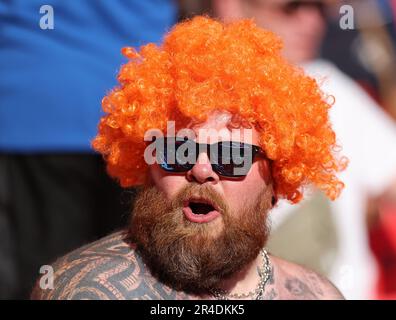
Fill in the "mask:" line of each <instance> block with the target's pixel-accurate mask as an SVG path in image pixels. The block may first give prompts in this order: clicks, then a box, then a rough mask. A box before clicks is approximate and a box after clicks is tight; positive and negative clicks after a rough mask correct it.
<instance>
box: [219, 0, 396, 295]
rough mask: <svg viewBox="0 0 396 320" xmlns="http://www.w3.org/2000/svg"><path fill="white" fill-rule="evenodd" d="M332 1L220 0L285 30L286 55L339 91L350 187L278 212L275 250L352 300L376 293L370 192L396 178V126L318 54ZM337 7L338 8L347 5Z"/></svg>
mask: <svg viewBox="0 0 396 320" xmlns="http://www.w3.org/2000/svg"><path fill="white" fill-rule="evenodd" d="M358 2H359V3H360V1H357V2H356V5H357V3H358ZM329 3H332V4H337V3H339V2H337V1H326V0H246V1H245V0H243V1H242V0H213V1H212V5H213V13H214V15H215V16H217V17H219V18H221V19H223V20H226V21H230V20H233V19H237V18H254V20H255V21H256V22H257V25H259V26H260V27H262V28H265V29H268V30H271V31H273V32H275V33H276V34H278V35H279V36H280V37H281V39H282V40H283V41H284V49H283V51H282V54H283V55H284V56H285V57H286V58H287V59H288V60H289V61H292V62H293V63H296V64H298V65H301V66H302V67H303V68H304V70H305V71H306V72H308V74H310V75H312V76H313V77H315V78H316V79H318V81H320V83H322V86H321V88H322V90H323V91H324V92H325V93H328V94H331V95H334V97H335V103H334V106H333V108H331V110H330V119H331V123H332V125H333V129H334V131H335V132H336V134H337V138H338V141H339V142H340V144H341V145H342V148H343V153H344V154H345V155H346V156H347V157H348V159H349V160H350V165H349V167H348V170H347V171H345V172H343V173H342V180H343V181H344V182H345V185H346V188H345V190H344V191H343V194H342V196H341V197H340V198H339V199H337V200H336V201H334V202H331V203H328V202H327V201H326V199H323V197H320V195H318V194H313V195H312V196H310V197H306V199H305V201H302V202H301V203H299V204H298V206H291V205H289V204H287V203H285V202H283V203H280V205H279V206H278V207H277V208H276V209H275V211H274V212H273V215H272V217H273V219H272V222H273V232H272V233H271V237H270V239H269V248H271V249H272V250H273V252H274V253H275V252H276V253H277V254H278V255H280V256H282V257H283V258H286V259H289V260H291V261H293V262H297V263H304V265H306V266H309V267H310V268H312V269H314V270H315V271H318V272H321V273H323V274H325V275H326V276H328V277H329V278H330V279H331V280H332V281H333V282H334V283H335V284H336V285H337V287H338V288H340V290H341V291H342V292H343V294H344V295H345V296H346V298H348V299H368V298H372V297H373V291H374V280H375V275H376V266H375V261H374V259H373V257H372V254H371V252H370V250H369V246H368V242H369V241H368V235H367V225H366V216H365V212H366V208H367V198H368V196H373V197H375V196H379V195H380V194H381V193H383V192H384V191H385V190H387V188H389V186H390V185H391V184H392V183H394V181H396V165H395V164H396V148H395V147H394V145H395V140H396V127H395V125H394V123H393V122H392V121H391V119H390V118H389V117H388V116H387V115H386V114H385V113H384V112H383V111H382V110H381V107H380V106H379V105H378V104H377V103H375V102H374V101H373V100H372V99H371V98H370V97H369V96H368V95H367V94H366V93H365V92H364V91H363V90H362V88H361V87H359V86H358V85H357V84H356V83H355V82H354V81H352V79H350V78H349V77H348V76H346V75H345V74H343V73H342V72H341V71H340V70H339V69H338V68H337V67H336V66H335V65H333V64H332V63H330V62H329V61H326V60H323V59H320V58H318V56H319V49H320V45H321V42H322V40H323V37H324V35H325V33H326V27H327V25H326V13H327V12H329V10H330V9H331V8H330V7H329V6H328V4H329ZM370 3H371V2H370ZM339 4H341V3H339ZM353 7H354V8H355V9H356V10H355V21H356V20H358V19H359V17H360V15H358V14H359V11H358V10H357V9H358V7H357V6H355V5H353ZM335 9H336V10H335V11H336V12H337V14H338V12H339V7H338V6H335ZM339 17H341V16H339ZM340 32H348V31H340ZM334 50H339V51H341V52H342V51H344V50H346V48H334ZM379 141H380V143H379ZM285 236H287V239H288V241H285Z"/></svg>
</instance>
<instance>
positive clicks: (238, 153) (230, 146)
mask: <svg viewBox="0 0 396 320" xmlns="http://www.w3.org/2000/svg"><path fill="white" fill-rule="evenodd" d="M155 143H156V159H157V163H158V164H159V165H160V167H161V168H162V169H163V170H165V171H168V172H174V173H180V172H187V171H189V170H191V169H192V168H193V166H194V165H195V163H196V162H197V159H198V156H199V154H200V153H202V152H205V153H207V154H208V157H209V160H210V163H211V165H212V169H213V171H215V172H216V173H217V174H218V175H220V176H224V177H232V178H236V177H244V176H246V175H247V174H248V172H249V170H250V168H251V166H252V163H253V161H254V159H255V157H256V156H259V155H260V156H265V153H264V151H263V150H262V149H261V148H260V147H258V146H255V145H251V144H248V143H243V142H236V141H220V142H217V143H213V144H206V143H197V142H195V141H193V140H189V139H180V138H175V137H167V138H166V137H165V138H157V139H156V140H155Z"/></svg>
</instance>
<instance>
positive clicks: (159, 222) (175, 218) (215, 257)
mask: <svg viewBox="0 0 396 320" xmlns="http://www.w3.org/2000/svg"><path fill="white" fill-rule="evenodd" d="M229 124H230V116H229V115H228V114H225V113H219V112H217V113H214V114H212V115H210V116H209V117H208V120H207V121H206V122H204V123H201V124H200V125H196V126H194V127H192V129H193V132H194V136H195V139H196V142H198V143H205V144H212V143H217V142H220V141H235V142H238V143H236V144H237V145H239V143H248V144H249V145H252V144H256V145H258V144H259V143H258V142H259V141H258V139H259V138H258V132H257V131H255V130H254V129H250V130H246V131H245V130H244V129H243V128H240V129H238V130H235V129H230V128H229ZM190 142H191V141H190ZM224 143H225V142H224ZM192 144H193V145H195V143H192ZM225 144H226V143H225ZM209 152H210V150H209ZM160 163H161V162H160ZM166 163H167V162H166ZM166 169H168V166H166ZM223 173H224V172H223ZM148 180H149V181H148V184H147V185H146V186H145V187H144V188H143V189H142V190H141V191H140V192H139V193H138V195H137V197H136V201H135V205H134V209H133V212H132V219H131V225H130V234H131V236H132V238H133V241H134V242H135V243H136V244H137V248H138V250H139V252H140V253H141V255H142V257H143V259H144V260H145V263H146V265H147V266H149V268H150V269H151V272H152V273H153V274H156V275H157V276H158V278H159V279H160V280H161V281H163V282H164V283H166V284H168V285H170V286H172V287H173V288H176V289H177V290H185V291H191V292H196V293H199V292H201V293H202V292H207V291H208V290H210V289H211V288H213V287H214V286H216V285H218V283H219V282H220V281H222V280H224V279H226V278H227V277H229V276H231V275H232V274H234V273H235V272H237V271H239V270H241V268H243V267H244V266H246V265H247V264H249V263H251V262H252V261H253V260H254V259H256V257H257V255H258V254H259V252H260V249H261V248H262V247H263V246H264V245H265V243H266V240H267V238H268V234H269V230H268V226H267V215H268V212H269V210H270V209H271V207H272V204H271V198H272V196H273V189H272V184H271V179H270V167H269V164H268V160H267V159H266V158H265V157H264V156H262V157H260V158H256V159H255V160H254V161H253V163H252V166H251V167H250V169H249V171H248V172H247V174H246V176H243V177H239V178H227V177H224V176H222V175H220V174H218V173H217V172H216V171H215V170H214V168H213V166H212V164H211V163H210V161H209V157H208V155H207V153H206V151H204V152H199V154H198V159H197V161H195V160H194V161H193V162H192V163H191V165H190V166H189V167H188V168H187V171H184V172H178V173H175V172H171V173H170V172H169V171H165V170H164V169H163V168H162V167H161V166H160V165H159V164H152V165H150V167H149V179H148Z"/></svg>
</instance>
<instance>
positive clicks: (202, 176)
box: [149, 113, 270, 221]
mask: <svg viewBox="0 0 396 320" xmlns="http://www.w3.org/2000/svg"><path fill="white" fill-rule="evenodd" d="M229 121H230V116H229V115H228V114H225V113H215V114H213V115H212V116H210V117H209V118H208V120H207V121H206V122H205V123H202V124H200V125H197V126H194V127H193V128H192V129H193V131H194V132H195V135H196V137H197V139H196V141H197V142H199V143H214V142H218V141H239V142H245V143H249V144H254V145H258V144H259V140H258V139H259V137H258V132H257V131H256V130H255V129H254V128H248V129H246V128H238V129H234V128H233V129H231V128H229V126H228V125H229ZM249 130H250V134H248V131H249ZM149 175H150V180H151V182H152V183H153V184H154V185H155V186H156V187H157V188H158V189H159V190H161V191H162V192H163V193H164V195H165V196H166V198H167V199H168V200H171V199H172V198H173V197H174V196H175V195H176V194H177V193H178V192H179V191H180V190H182V189H183V188H185V187H186V186H188V185H189V184H191V183H198V184H199V185H202V186H210V187H211V189H213V191H215V192H216V193H218V194H219V195H220V196H222V197H223V199H225V201H226V202H227V205H228V207H229V209H230V210H231V212H242V211H243V210H242V209H243V208H244V207H246V205H249V204H252V203H254V201H256V200H257V197H258V195H259V194H260V192H262V190H263V188H265V186H267V185H268V184H269V183H270V168H269V162H268V160H267V159H265V158H256V159H254V162H253V164H252V166H251V168H250V171H249V172H248V174H247V175H246V177H243V178H227V177H223V176H221V175H219V174H218V173H216V172H215V171H214V170H213V168H212V166H211V163H210V160H209V157H208V155H207V154H206V153H201V154H199V156H198V161H197V163H196V164H195V165H194V166H193V167H192V169H191V170H189V171H187V172H185V173H179V174H170V173H169V172H166V171H164V170H163V169H162V168H161V167H160V166H159V165H158V164H153V165H151V166H150V168H149ZM187 217H190V218H191V216H190V215H188V214H187ZM193 220H194V219H193ZM194 221H196V220H194Z"/></svg>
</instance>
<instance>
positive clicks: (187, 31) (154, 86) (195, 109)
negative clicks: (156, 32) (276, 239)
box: [92, 16, 347, 203]
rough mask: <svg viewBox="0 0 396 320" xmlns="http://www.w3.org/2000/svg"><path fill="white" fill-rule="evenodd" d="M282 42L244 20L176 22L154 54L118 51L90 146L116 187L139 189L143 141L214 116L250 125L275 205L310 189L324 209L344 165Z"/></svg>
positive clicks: (319, 106) (308, 81) (316, 97)
mask: <svg viewBox="0 0 396 320" xmlns="http://www.w3.org/2000/svg"><path fill="white" fill-rule="evenodd" d="M281 49H282V42H281V41H280V39H279V38H278V37H276V36H275V35H274V34H273V33H271V32H269V31H266V30H263V29H261V28H259V27H257V26H256V25H255V23H254V22H253V21H252V20H239V21H235V22H232V23H227V24H226V23H222V22H219V21H216V20H213V19H211V18H209V17H204V16H199V17H195V18H193V19H191V20H187V21H184V22H181V23H179V24H177V25H176V26H174V27H173V29H172V30H171V31H170V32H169V33H168V34H167V35H166V36H165V38H164V41H163V43H162V44H161V45H160V46H157V45H155V44H152V43H150V44H147V45H145V46H142V47H141V48H140V50H139V51H136V50H135V49H133V48H131V47H126V48H123V49H122V53H123V54H124V55H125V56H126V57H127V58H128V59H129V61H128V62H127V63H126V64H125V65H123V66H122V67H121V70H120V72H119V74H118V81H119V84H120V85H119V86H117V87H116V88H114V89H113V90H112V91H111V92H110V93H109V94H108V95H107V96H106V97H104V98H103V101H102V107H103V110H104V112H105V115H104V116H103V117H102V119H101V120H100V123H99V132H98V135H97V136H96V137H95V139H94V140H93V142H92V145H93V147H94V149H95V150H97V151H98V152H100V153H102V154H103V155H104V158H105V160H106V161H107V169H108V172H109V174H110V175H111V176H112V177H115V178H117V179H119V181H120V184H121V186H123V187H129V186H133V185H139V184H143V183H144V181H145V176H146V174H147V170H148V165H147V164H146V163H145V161H144V157H143V154H144V149H145V147H146V144H145V142H144V138H143V137H144V135H145V132H146V131H147V130H149V129H152V128H159V129H161V130H165V128H166V123H167V121H169V120H173V121H175V122H176V124H177V125H178V126H180V127H183V126H185V125H187V124H188V123H189V122H191V121H192V120H193V121H196V122H204V121H205V120H206V119H207V116H208V114H210V113H211V112H212V111H214V110H223V111H226V112H230V113H231V114H233V115H237V116H239V117H240V118H243V119H244V120H246V121H248V122H249V123H251V124H252V125H253V126H254V127H255V128H256V129H257V131H258V132H259V137H260V138H259V145H260V146H261V147H262V148H263V149H264V150H265V152H266V154H267V156H268V158H269V159H271V160H272V167H271V170H272V177H273V180H274V182H275V183H274V185H275V192H276V195H277V196H278V197H280V198H287V199H288V200H290V201H291V202H293V203H297V202H298V201H300V200H301V199H302V197H303V191H304V190H303V189H304V187H305V186H308V185H314V186H316V187H317V188H318V189H320V190H322V191H323V192H324V193H325V194H326V195H327V196H328V197H329V198H330V199H332V200H334V199H335V198H336V197H337V196H338V195H339V194H340V192H341V190H342V188H343V187H344V184H343V183H342V182H341V181H340V180H339V179H338V178H337V177H336V173H337V172H339V171H341V170H343V169H344V168H345V167H346V162H347V160H346V159H345V158H343V157H340V158H337V157H336V155H337V152H338V150H337V149H339V147H338V146H337V145H336V137H335V133H334V131H333V130H332V128H331V125H330V122H329V109H330V108H331V104H330V103H329V102H328V101H327V100H329V99H328V97H327V96H325V95H324V94H323V93H322V92H321V91H320V88H319V87H318V85H317V83H316V81H315V80H314V79H312V78H310V77H308V76H306V75H305V74H304V72H303V71H302V70H301V69H300V68H297V67H295V66H292V65H291V64H289V63H288V62H287V61H286V60H285V59H284V58H282V56H281Z"/></svg>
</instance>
